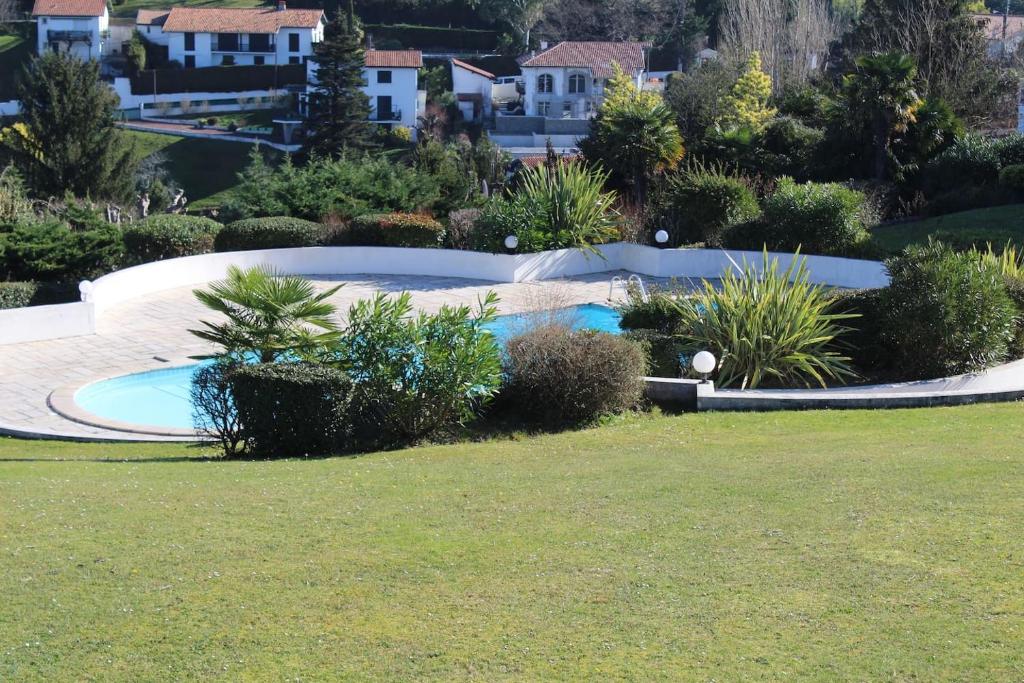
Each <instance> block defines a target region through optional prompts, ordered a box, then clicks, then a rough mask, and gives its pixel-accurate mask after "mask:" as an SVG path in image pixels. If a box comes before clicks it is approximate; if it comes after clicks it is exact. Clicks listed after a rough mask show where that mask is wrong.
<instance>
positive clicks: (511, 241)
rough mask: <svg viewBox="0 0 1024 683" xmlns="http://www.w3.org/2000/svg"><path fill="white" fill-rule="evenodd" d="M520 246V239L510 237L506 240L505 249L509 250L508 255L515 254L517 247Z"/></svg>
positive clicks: (513, 236)
mask: <svg viewBox="0 0 1024 683" xmlns="http://www.w3.org/2000/svg"><path fill="white" fill-rule="evenodd" d="M518 246H519V238H518V237H516V236H515V235H509V236H508V237H506V238H505V249H507V250H508V253H510V254H511V253H512V252H514V251H515V250H516V247H518Z"/></svg>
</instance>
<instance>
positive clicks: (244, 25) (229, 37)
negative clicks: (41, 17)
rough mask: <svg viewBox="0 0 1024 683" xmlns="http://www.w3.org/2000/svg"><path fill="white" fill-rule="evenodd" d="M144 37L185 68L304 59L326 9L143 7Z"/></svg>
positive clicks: (140, 26) (320, 31) (320, 32)
mask: <svg viewBox="0 0 1024 683" xmlns="http://www.w3.org/2000/svg"><path fill="white" fill-rule="evenodd" d="M40 1H43V0H40ZM135 25H136V28H137V30H138V31H139V33H140V34H142V37H143V38H144V39H146V40H148V41H149V42H151V43H154V44H156V45H164V46H166V47H167V57H168V59H170V60H172V61H176V62H178V63H179V64H181V65H182V66H184V67H185V68H198V67H205V66H222V65H224V66H230V65H236V64H237V65H241V64H246V65H257V66H258V65H263V64H302V63H304V62H306V61H308V58H309V57H310V56H311V55H312V54H313V45H314V44H316V43H319V42H320V41H322V40H323V39H324V27H325V25H326V19H325V18H324V13H323V10H319V9H288V8H287V6H286V5H285V2H284V0H279V1H278V3H277V6H276V7H265V8H258V9H239V8H213V7H174V8H172V9H170V10H139V13H138V15H137V17H136V20H135Z"/></svg>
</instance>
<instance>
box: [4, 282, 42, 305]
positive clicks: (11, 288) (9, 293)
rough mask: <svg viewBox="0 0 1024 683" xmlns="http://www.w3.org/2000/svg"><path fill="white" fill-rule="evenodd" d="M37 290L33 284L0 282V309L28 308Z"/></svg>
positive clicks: (37, 286)
mask: <svg viewBox="0 0 1024 683" xmlns="http://www.w3.org/2000/svg"><path fill="white" fill-rule="evenodd" d="M38 290H39V285H38V284H37V283H35V282H0V309H4V308H22V307H23V306H29V305H31V303H32V299H33V297H35V295H36V292H37V291H38Z"/></svg>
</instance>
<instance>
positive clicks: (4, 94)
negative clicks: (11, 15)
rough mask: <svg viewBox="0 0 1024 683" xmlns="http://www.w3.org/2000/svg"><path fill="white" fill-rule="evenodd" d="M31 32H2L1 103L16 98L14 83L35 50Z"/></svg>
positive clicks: (0, 50)
mask: <svg viewBox="0 0 1024 683" xmlns="http://www.w3.org/2000/svg"><path fill="white" fill-rule="evenodd" d="M30 38H31V32H30V31H26V32H25V33H24V34H19V33H2V32H0V101H7V100H10V99H13V98H14V97H15V92H14V82H15V79H16V78H17V77H18V75H19V74H20V73H21V67H22V66H23V65H24V64H25V63H27V62H28V60H29V58H30V57H31V56H32V52H33V50H34V43H33V41H32V40H31V39H30Z"/></svg>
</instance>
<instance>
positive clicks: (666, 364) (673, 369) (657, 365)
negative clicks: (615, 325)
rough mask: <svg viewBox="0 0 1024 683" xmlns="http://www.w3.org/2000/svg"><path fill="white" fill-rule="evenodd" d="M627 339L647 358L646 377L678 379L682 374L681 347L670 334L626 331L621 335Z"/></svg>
mask: <svg viewBox="0 0 1024 683" xmlns="http://www.w3.org/2000/svg"><path fill="white" fill-rule="evenodd" d="M622 337H623V338H624V339H628V340H630V341H632V342H635V343H637V344H639V345H640V348H642V349H643V352H644V355H645V356H646V357H647V369H646V371H645V373H644V374H645V375H647V376H648V377H673V378H676V377H679V376H680V375H681V374H682V371H683V367H682V359H683V357H684V353H683V345H682V344H681V343H680V342H679V340H678V339H677V338H676V337H675V335H672V334H666V333H665V332H657V331H655V330H648V329H640V330H628V331H626V332H623V333H622Z"/></svg>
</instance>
